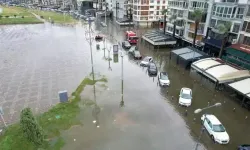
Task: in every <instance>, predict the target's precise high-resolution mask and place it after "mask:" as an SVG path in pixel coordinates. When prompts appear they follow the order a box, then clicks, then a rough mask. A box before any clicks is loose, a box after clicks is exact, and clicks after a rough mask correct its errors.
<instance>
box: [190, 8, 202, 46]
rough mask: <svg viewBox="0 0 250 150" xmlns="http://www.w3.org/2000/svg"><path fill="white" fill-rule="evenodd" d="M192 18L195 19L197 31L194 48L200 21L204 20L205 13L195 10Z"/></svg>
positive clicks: (195, 32)
mask: <svg viewBox="0 0 250 150" xmlns="http://www.w3.org/2000/svg"><path fill="white" fill-rule="evenodd" d="M191 15H192V17H193V18H194V21H195V30H194V39H193V47H194V46H195V41H196V36H197V31H198V28H199V24H200V21H201V19H202V15H203V11H202V10H200V9H195V10H194V11H193V12H192V13H191Z"/></svg>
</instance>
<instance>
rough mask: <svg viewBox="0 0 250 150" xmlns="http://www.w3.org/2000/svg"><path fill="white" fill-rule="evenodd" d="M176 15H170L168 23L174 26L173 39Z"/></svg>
mask: <svg viewBox="0 0 250 150" xmlns="http://www.w3.org/2000/svg"><path fill="white" fill-rule="evenodd" d="M176 18H177V15H176V14H172V15H171V17H170V18H169V21H170V22H172V23H173V24H174V30H173V37H175V30H176Z"/></svg>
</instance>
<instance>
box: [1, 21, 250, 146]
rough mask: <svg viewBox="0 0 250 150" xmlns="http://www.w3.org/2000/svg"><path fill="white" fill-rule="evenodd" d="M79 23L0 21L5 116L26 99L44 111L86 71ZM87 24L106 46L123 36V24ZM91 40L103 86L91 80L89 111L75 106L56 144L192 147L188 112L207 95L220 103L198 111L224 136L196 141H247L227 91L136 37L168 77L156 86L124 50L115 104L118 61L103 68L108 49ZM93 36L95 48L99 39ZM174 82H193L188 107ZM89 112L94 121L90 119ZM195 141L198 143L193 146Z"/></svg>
mask: <svg viewBox="0 0 250 150" xmlns="http://www.w3.org/2000/svg"><path fill="white" fill-rule="evenodd" d="M86 29H87V28H86V25H81V24H79V25H77V26H76V27H63V26H51V25H50V24H44V25H22V26H3V27H1V29H0V35H1V36H0V42H1V43H0V47H1V50H0V53H1V55H0V58H1V60H2V63H1V65H0V68H1V69H0V74H1V76H0V77H1V78H0V81H1V82H0V85H1V86H0V87H1V90H0V91H1V94H0V95H1V97H0V98H1V100H0V103H1V105H3V106H4V111H5V116H4V117H5V118H6V120H7V121H8V123H11V122H14V121H16V120H17V119H18V116H19V112H20V110H21V109H22V108H24V107H26V106H29V107H32V108H33V110H35V111H36V112H37V113H39V112H43V111H46V110H47V109H48V108H49V107H50V106H51V105H54V104H56V103H57V102H58V97H57V92H58V91H59V90H64V89H66V90H68V91H69V92H71V91H72V90H73V89H75V88H76V87H77V85H78V84H79V83H80V81H81V80H82V79H83V78H84V77H85V76H86V75H88V74H89V73H90V72H91V61H90V49H89V43H88V41H86V36H85V31H86ZM93 30H94V31H95V33H102V34H105V35H106V36H107V39H108V40H107V47H110V46H111V45H113V44H115V43H116V42H117V41H121V40H122V39H123V34H124V31H125V30H126V29H125V28H119V27H116V26H114V25H111V24H110V23H109V24H108V29H102V28H101V27H100V26H98V25H97V26H93ZM140 32H144V29H143V30H141V29H140ZM110 34H111V35H113V38H112V37H110V36H109V35H110ZM93 35H94V34H93ZM112 39H113V40H112ZM115 39H116V40H117V41H116V40H115ZM95 44H96V42H94V43H93V45H92V46H93V56H94V70H95V74H102V75H105V76H106V77H107V78H108V83H107V87H105V86H103V85H96V92H95V94H96V103H97V105H98V108H100V111H98V112H97V113H94V112H93V106H92V107H87V106H81V108H82V111H81V114H80V116H79V117H80V119H81V121H82V123H83V126H74V127H72V128H71V129H70V130H68V131H65V132H64V133H63V134H62V135H63V137H64V138H65V140H66V145H65V147H64V148H63V149H65V150H68V149H72V150H78V149H87V150H99V149H100V150H113V149H119V150H123V149H124V150H125V149H137V150H141V149H148V150H151V149H157V150H166V149H169V150H180V149H194V147H195V141H196V139H197V138H198V136H199V132H200V127H201V124H200V115H201V114H198V115H195V114H194V113H193V112H194V110H195V109H197V108H202V107H206V106H208V102H209V104H213V103H216V102H221V103H222V106H221V107H219V108H213V109H210V110H208V111H206V113H213V114H215V115H216V116H217V117H218V118H219V120H220V121H221V122H222V123H223V124H224V126H225V127H226V129H227V131H228V133H229V135H230V143H229V144H228V145H224V146H221V145H219V144H214V143H213V142H212V140H211V139H210V137H209V136H208V135H207V134H206V133H205V134H204V135H203V137H202V145H204V146H205V147H206V149H208V150H230V149H235V148H236V146H237V145H239V144H244V143H247V142H249V141H248V139H250V135H249V134H246V133H248V132H249V131H250V129H249V127H248V126H249V123H250V122H249V119H245V117H246V116H248V114H249V112H248V111H246V110H245V109H242V108H241V107H240V106H239V104H237V103H236V102H234V101H233V100H231V99H230V98H229V96H227V95H225V94H223V93H221V92H216V91H213V90H208V88H207V87H206V86H203V85H201V83H199V82H197V81H195V80H194V79H193V78H192V77H190V75H189V71H185V70H183V69H182V68H181V67H180V66H176V65H175V64H174V63H173V62H172V61H171V60H169V52H170V49H161V50H157V49H155V50H153V48H152V47H150V46H149V45H148V44H144V43H140V44H139V49H140V52H141V53H142V55H143V56H153V57H154V60H155V61H156V64H157V66H158V68H159V70H161V71H166V72H168V74H169V78H170V80H171V86H170V87H168V88H161V87H159V86H158V84H157V78H152V77H149V76H148V75H147V72H146V69H145V68H142V67H140V66H139V61H135V60H133V59H132V58H131V57H130V56H129V54H127V53H126V51H124V54H125V56H124V58H123V62H124V88H123V89H124V91H123V93H124V94H123V100H124V107H120V101H121V99H122V97H121V93H122V91H121V89H122V88H121V57H119V62H118V63H114V62H113V60H112V61H111V62H110V65H111V68H112V71H111V70H110V69H108V68H109V63H108V61H107V60H106V59H104V58H103V57H104V54H105V56H106V57H108V52H107V51H106V52H105V53H104V51H103V50H102V49H101V50H96V45H95ZM100 44H101V47H102V48H103V43H102V42H101V43H100ZM111 56H112V54H111ZM182 87H189V88H192V90H193V103H192V106H191V107H189V108H185V107H180V106H179V105H178V95H179V91H180V89H181V88H182ZM93 92H94V90H93V87H92V86H89V87H86V89H85V90H84V92H83V93H82V97H83V98H84V99H90V100H95V98H94V96H93ZM234 108H235V111H233V109H234ZM186 112H187V113H186ZM94 120H97V122H98V125H99V128H97V127H96V125H95V124H93V121H94ZM242 137H244V138H242ZM74 139H75V140H74ZM199 149H200V150H202V149H204V148H203V146H200V148H199Z"/></svg>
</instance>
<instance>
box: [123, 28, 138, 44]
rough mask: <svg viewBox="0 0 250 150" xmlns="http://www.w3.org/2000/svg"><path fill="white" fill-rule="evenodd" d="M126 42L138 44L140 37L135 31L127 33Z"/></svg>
mask: <svg viewBox="0 0 250 150" xmlns="http://www.w3.org/2000/svg"><path fill="white" fill-rule="evenodd" d="M126 40H127V41H128V42H129V43H130V44H137V40H138V37H137V36H136V33H134V32H133V31H126Z"/></svg>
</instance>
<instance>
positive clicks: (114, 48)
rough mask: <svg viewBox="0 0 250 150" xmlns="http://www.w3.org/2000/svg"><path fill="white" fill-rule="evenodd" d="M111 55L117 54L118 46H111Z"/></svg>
mask: <svg viewBox="0 0 250 150" xmlns="http://www.w3.org/2000/svg"><path fill="white" fill-rule="evenodd" d="M113 54H118V45H113Z"/></svg>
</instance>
